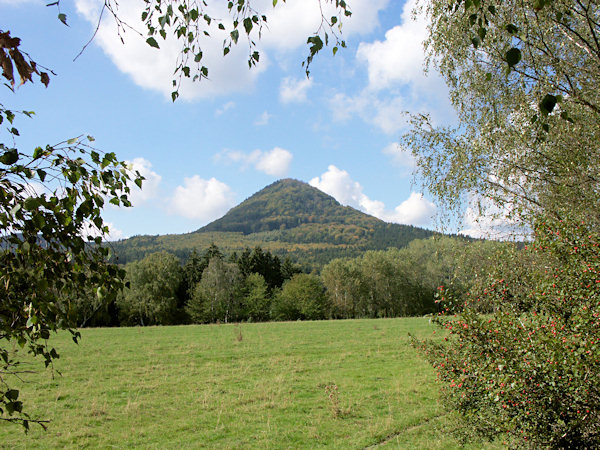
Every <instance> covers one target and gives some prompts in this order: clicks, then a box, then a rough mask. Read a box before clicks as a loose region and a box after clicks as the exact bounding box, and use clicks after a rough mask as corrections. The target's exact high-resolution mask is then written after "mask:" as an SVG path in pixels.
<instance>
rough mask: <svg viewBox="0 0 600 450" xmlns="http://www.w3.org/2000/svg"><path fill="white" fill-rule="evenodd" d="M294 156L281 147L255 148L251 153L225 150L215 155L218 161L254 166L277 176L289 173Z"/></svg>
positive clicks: (245, 166) (244, 167) (243, 166)
mask: <svg viewBox="0 0 600 450" xmlns="http://www.w3.org/2000/svg"><path fill="white" fill-rule="evenodd" d="M293 158H294V156H293V155H292V153H291V152H289V151H288V150H285V149H283V148H280V147H275V148H273V149H272V150H269V151H262V150H254V151H252V152H250V153H244V152H240V151H236V150H224V151H222V152H221V153H218V154H216V155H215V157H214V159H215V161H216V162H224V163H234V164H240V165H241V166H242V169H246V168H247V167H248V166H254V168H255V169H256V170H258V171H260V172H263V173H266V174H267V175H273V176H277V177H283V176H285V175H286V174H287V173H288V171H289V168H290V164H291V162H292V159H293Z"/></svg>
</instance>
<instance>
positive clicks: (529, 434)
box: [415, 221, 600, 448]
mask: <svg viewBox="0 0 600 450" xmlns="http://www.w3.org/2000/svg"><path fill="white" fill-rule="evenodd" d="M599 243H600V237H599V236H598V234H597V233H594V232H592V231H590V230H589V229H587V227H586V226H585V225H584V224H582V223H577V224H573V223H569V222H566V221H564V222H563V221H553V222H551V221H546V222H544V223H540V224H539V225H538V226H537V227H536V237H535V240H534V242H533V245H528V246H527V248H525V249H523V250H521V251H515V252H514V253H512V255H506V254H505V255H504V257H503V259H502V261H501V264H499V267H501V269H500V270H499V273H502V272H504V274H506V275H507V276H506V277H499V276H498V275H496V276H495V277H494V276H491V277H490V279H489V281H488V283H487V285H486V287H485V288H483V287H479V288H478V287H477V286H475V287H474V288H473V289H472V290H471V292H470V293H469V294H467V295H466V296H462V297H459V298H454V297H453V295H452V293H451V291H450V290H448V289H446V288H443V287H442V288H440V301H441V303H442V307H443V310H444V313H441V315H440V316H439V318H438V322H439V324H440V325H441V326H443V327H444V328H445V329H446V330H447V331H448V335H447V337H446V338H445V339H444V341H443V342H441V343H439V342H438V343H436V342H431V341H429V342H417V345H419V346H420V348H422V349H423V350H424V352H425V354H426V356H427V357H428V359H429V360H430V361H431V362H432V364H433V365H434V367H435V368H436V369H437V372H438V377H439V380H440V381H441V383H442V385H443V394H444V399H445V400H446V402H447V404H448V405H449V406H450V407H451V408H454V409H457V410H458V411H459V412H460V413H462V416H463V418H464V419H465V421H464V422H465V428H464V430H466V431H468V432H470V433H475V434H477V435H480V436H483V437H487V438H489V439H494V438H498V437H502V436H503V437H504V438H503V439H507V440H510V442H511V444H513V445H516V446H523V447H541V446H543V447H552V448H567V447H568V448H597V447H599V446H600V383H599V381H600V380H599V378H600V247H599ZM521 256H525V257H526V260H527V261H529V262H530V263H529V267H528V269H529V270H528V271H524V270H522V269H523V268H522V267H519V264H516V263H515V261H516V260H515V259H514V258H515V257H517V258H519V257H521ZM515 268H516V269H515ZM513 269H515V270H513ZM519 273H520V274H521V275H523V276H516V275H515V274H517V275H518V274H519ZM481 302H485V303H486V304H487V305H491V306H492V308H491V310H492V312H491V313H489V314H481V313H480V312H479V309H480V308H479V307H478V305H479V304H480V303H481ZM415 342H416V341H415Z"/></svg>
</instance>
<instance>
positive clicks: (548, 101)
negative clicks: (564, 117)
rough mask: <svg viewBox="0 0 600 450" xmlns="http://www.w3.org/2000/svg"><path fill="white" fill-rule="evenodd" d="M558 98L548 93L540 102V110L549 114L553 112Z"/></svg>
mask: <svg viewBox="0 0 600 450" xmlns="http://www.w3.org/2000/svg"><path fill="white" fill-rule="evenodd" d="M556 103H557V98H556V97H555V96H554V95H552V94H546V95H545V96H544V98H543V99H542V101H541V102H540V104H539V107H540V112H541V113H542V114H544V115H546V116H547V115H548V114H550V113H551V112H552V110H553V109H554V107H555V106H556Z"/></svg>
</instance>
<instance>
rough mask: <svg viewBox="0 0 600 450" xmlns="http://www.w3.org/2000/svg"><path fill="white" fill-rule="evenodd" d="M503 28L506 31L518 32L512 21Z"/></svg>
mask: <svg viewBox="0 0 600 450" xmlns="http://www.w3.org/2000/svg"><path fill="white" fill-rule="evenodd" d="M505 28H506V31H508V32H509V33H510V34H517V33H518V32H519V29H518V28H517V27H516V26H515V25H513V24H512V23H509V24H508V25H506V27H505Z"/></svg>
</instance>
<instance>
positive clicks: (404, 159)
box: [382, 142, 416, 172]
mask: <svg viewBox="0 0 600 450" xmlns="http://www.w3.org/2000/svg"><path fill="white" fill-rule="evenodd" d="M382 153H383V154H384V155H387V156H389V157H390V159H391V160H392V162H393V163H394V164H395V165H396V166H399V167H402V168H403V169H405V170H406V172H409V171H413V170H414V169H415V167H416V162H415V158H414V156H413V155H412V153H411V152H410V151H409V150H406V149H405V148H403V147H402V146H400V144H398V143H397V142H393V143H391V144H389V145H388V146H386V147H385V148H384V149H383V151H382Z"/></svg>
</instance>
